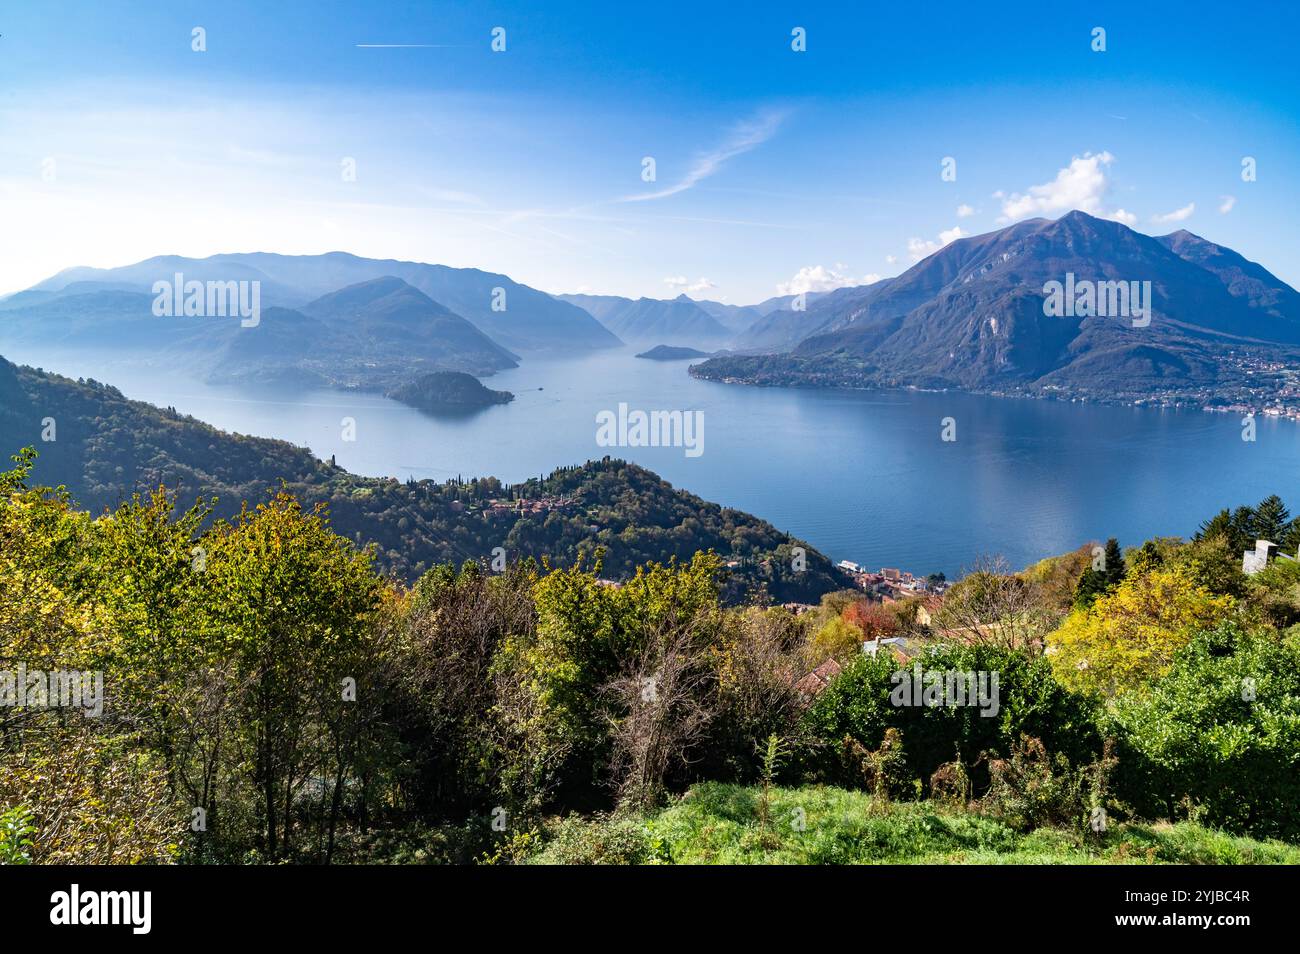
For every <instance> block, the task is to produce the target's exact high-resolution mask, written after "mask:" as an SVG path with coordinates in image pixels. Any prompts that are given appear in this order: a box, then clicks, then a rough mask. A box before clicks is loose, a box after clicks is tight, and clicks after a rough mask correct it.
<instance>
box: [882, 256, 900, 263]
mask: <svg viewBox="0 0 1300 954" xmlns="http://www.w3.org/2000/svg"><path fill="white" fill-rule="evenodd" d="M885 264H887V265H897V264H898V256H897V255H886V256H885Z"/></svg>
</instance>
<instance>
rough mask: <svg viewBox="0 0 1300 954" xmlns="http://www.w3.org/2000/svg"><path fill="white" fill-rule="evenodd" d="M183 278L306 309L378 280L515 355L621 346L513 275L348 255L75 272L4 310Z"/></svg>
mask: <svg viewBox="0 0 1300 954" xmlns="http://www.w3.org/2000/svg"><path fill="white" fill-rule="evenodd" d="M176 274H181V275H183V276H184V277H185V280H186V281H200V282H208V281H220V282H227V281H258V282H260V283H261V301H262V304H263V305H264V306H267V305H271V306H279V307H285V308H300V307H301V306H303V305H306V304H308V303H309V302H313V301H315V300H317V299H319V298H321V297H322V296H324V295H328V294H329V293H331V292H336V291H339V290H340V289H343V288H346V287H348V286H351V285H357V284H361V283H363V282H367V281H371V280H373V279H376V278H399V279H401V280H402V281H404V282H406V283H407V284H408V285H410V286H411V287H413V288H415V289H417V290H418V291H420V292H422V293H424V294H425V295H426V296H428V297H429V298H430V299H432V300H433V301H435V302H437V303H438V304H439V305H441V306H442V307H443V308H444V309H446V310H448V311H451V312H452V313H454V314H456V315H459V316H460V317H462V318H464V319H466V320H467V321H469V322H470V323H471V324H473V325H474V326H475V327H477V328H478V329H479V330H480V331H482V332H483V333H484V334H486V335H488V336H489V337H490V338H491V339H492V340H493V341H494V342H496V343H498V344H499V345H502V346H503V347H505V348H509V349H511V350H518V351H551V350H561V351H564V352H566V353H569V352H572V351H574V350H586V349H594V348H608V347H615V346H617V345H618V344H619V341H618V338H616V337H615V336H614V335H613V334H611V333H610V332H609V331H607V330H606V329H605V328H604V327H603V326H602V325H601V324H600V322H598V321H596V320H595V319H594V318H592V317H591V315H589V314H587V313H586V312H585V311H583V310H582V309H581V308H577V307H575V306H573V305H571V304H569V303H568V302H563V301H559V300H558V299H556V298H553V297H552V296H550V295H548V294H546V293H545V292H541V291H538V290H537V289H535V288H530V287H528V286H527V285H522V284H519V283H518V282H515V281H512V280H511V279H510V278H507V277H506V276H505V275H498V274H495V273H492V272H484V271H480V270H479V269H476V268H450V267H448V266H446V265H428V264H425V263H422V262H402V261H395V260H392V259H384V260H381V259H372V258H361V257H359V256H356V255H351V254H349V253H347V252H329V253H327V254H325V255H278V254H273V253H269V252H253V253H247V254H228V255H213V256H210V257H209V258H203V259H195V258H183V257H181V256H176V255H163V256H158V257H155V258H150V259H146V260H145V261H142V262H137V263H136V264H134V265H126V266H122V267H120V268H107V269H105V268H85V267H78V268H69V269H65V270H64V271H61V272H59V273H58V274H57V275H55V276H53V277H52V278H48V279H46V280H45V281H43V282H40V283H39V284H37V285H35V286H33V287H32V288H31V289H29V290H27V291H26V292H20V293H19V294H18V295H14V296H11V297H10V298H9V299H7V300H6V301H5V302H3V303H0V308H4V309H5V310H12V309H26V308H32V307H40V306H46V307H48V306H49V305H51V304H54V303H56V302H58V300H59V299H66V298H68V297H77V298H80V297H81V296H83V295H99V294H100V293H103V292H136V293H140V294H146V293H148V294H150V295H152V291H151V289H152V288H153V284H154V282H157V281H160V280H162V281H171V280H172V278H173V276H174V275H176ZM65 305H66V303H65ZM91 307H97V303H95V302H79V303H78V308H82V309H85V308H91ZM46 313H47V314H48V313H49V312H46ZM55 313H57V308H56V310H55ZM145 314H148V312H147V311H146V312H145ZM5 317H8V316H5Z"/></svg>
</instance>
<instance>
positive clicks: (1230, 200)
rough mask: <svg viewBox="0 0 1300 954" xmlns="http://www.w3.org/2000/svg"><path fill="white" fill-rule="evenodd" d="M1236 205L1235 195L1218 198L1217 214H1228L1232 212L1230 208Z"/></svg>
mask: <svg viewBox="0 0 1300 954" xmlns="http://www.w3.org/2000/svg"><path fill="white" fill-rule="evenodd" d="M1236 204H1237V197H1236V196H1235V195H1221V196H1219V214H1220V215H1227V214H1228V213H1229V212H1231V211H1232V207H1233V206H1234V205H1236Z"/></svg>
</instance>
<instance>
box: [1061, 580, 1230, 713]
mask: <svg viewBox="0 0 1300 954" xmlns="http://www.w3.org/2000/svg"><path fill="white" fill-rule="evenodd" d="M1234 605H1235V604H1234V600H1233V599H1232V597H1230V596H1215V595H1213V594H1212V593H1211V592H1210V591H1209V590H1208V589H1206V588H1205V587H1204V586H1202V585H1201V584H1200V583H1198V582H1197V581H1196V580H1195V579H1194V578H1193V577H1192V576H1191V575H1190V572H1189V571H1187V570H1186V569H1176V570H1170V569H1156V570H1152V571H1151V572H1150V573H1147V574H1144V575H1141V576H1135V575H1132V574H1130V575H1129V577H1128V578H1127V579H1126V580H1125V581H1124V582H1123V583H1121V584H1120V585H1119V588H1118V589H1117V590H1115V592H1113V593H1109V594H1106V595H1105V596H1101V597H1098V599H1097V601H1096V602H1095V603H1093V604H1092V606H1091V607H1090V608H1089V609H1087V610H1076V611H1075V612H1073V613H1071V614H1070V616H1069V618H1068V619H1066V621H1065V623H1064V624H1062V626H1061V628H1060V629H1059V630H1057V631H1056V632H1055V633H1053V634H1052V635H1051V636H1050V637H1049V638H1048V645H1049V650H1048V651H1049V653H1050V658H1051V660H1052V666H1053V668H1054V669H1055V671H1056V674H1057V676H1058V678H1059V679H1060V680H1061V682H1063V683H1064V684H1065V685H1067V686H1069V687H1070V688H1072V689H1075V690H1078V691H1080V692H1106V693H1117V692H1123V691H1126V690H1131V689H1136V688H1139V687H1140V686H1142V685H1143V684H1144V683H1146V682H1147V681H1149V680H1150V679H1152V678H1156V677H1158V676H1160V675H1161V674H1162V673H1164V672H1166V671H1167V670H1168V668H1169V665H1170V662H1171V661H1172V659H1173V656H1174V653H1175V652H1177V650H1178V649H1179V648H1181V647H1182V646H1185V645H1186V644H1187V642H1188V641H1189V640H1190V639H1191V633H1192V632H1193V631H1195V630H1196V629H1198V628H1203V627H1206V626H1213V625H1215V624H1217V623H1218V622H1220V621H1221V620H1223V619H1225V618H1226V617H1227V616H1228V614H1229V613H1231V612H1232V609H1233V606H1234Z"/></svg>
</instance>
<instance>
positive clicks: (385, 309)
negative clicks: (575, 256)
mask: <svg viewBox="0 0 1300 954" xmlns="http://www.w3.org/2000/svg"><path fill="white" fill-rule="evenodd" d="M187 280H188V275H187ZM35 301H36V303H34V304H28V305H26V306H24V305H22V304H21V303H20V304H19V305H18V306H15V307H11V308H8V309H3V310H0V343H5V344H10V345H13V344H23V345H28V346H39V345H48V346H58V347H70V348H88V349H95V350H101V351H104V350H107V351H114V352H126V353H128V354H135V353H140V354H144V353H147V354H149V355H151V356H156V355H157V354H159V353H162V354H165V355H166V356H167V357H168V359H169V360H174V361H176V362H177V363H180V364H184V365H187V366H189V367H191V368H192V369H193V370H194V371H195V372H196V373H198V374H201V375H203V376H204V377H206V378H208V379H209V380H212V381H214V382H217V383H236V382H247V381H258V382H267V381H274V382H278V383H293V384H297V385H301V386H335V387H359V388H367V389H371V390H385V389H387V388H391V387H393V386H395V385H397V384H400V383H403V382H405V381H407V380H409V379H410V378H411V377H412V376H414V375H415V374H417V373H420V372H422V371H425V372H427V371H435V370H445V371H465V372H469V373H472V374H492V373H494V372H496V371H501V370H504V369H506V368H513V367H516V366H517V364H516V361H515V356H514V355H512V354H511V353H510V352H509V351H507V350H506V349H505V348H503V347H501V346H500V345H498V344H497V343H496V342H494V341H492V340H491V339H490V338H489V337H488V336H487V335H485V334H484V333H483V332H481V331H479V330H478V328H476V327H475V326H474V325H472V324H471V323H470V322H468V321H466V320H465V319H464V318H461V317H460V316H458V315H455V314H453V313H452V312H451V311H449V310H448V309H447V308H445V307H443V306H442V305H441V304H439V303H438V302H435V301H433V300H432V299H431V298H429V297H428V296H427V295H425V294H424V293H423V292H420V291H418V290H417V289H415V288H413V287H412V286H410V285H408V284H407V283H406V282H403V281H402V280H401V279H399V278H393V277H391V276H389V277H386V278H379V279H373V280H371V281H367V282H362V283H360V284H357V285H352V286H349V287H348V288H344V289H341V290H339V291H336V292H331V293H330V294H328V295H325V296H323V297H321V298H319V299H317V300H315V301H312V302H309V303H307V304H306V305H304V306H302V308H301V309H294V308H284V307H280V306H276V305H270V306H264V307H263V308H262V309H261V313H260V316H259V320H258V322H257V323H256V324H255V325H253V326H251V327H244V326H243V324H242V322H241V320H240V319H239V318H236V317H224V318H218V317H184V316H181V317H175V316H172V317H158V316H156V315H154V313H153V309H152V305H153V298H152V297H151V296H149V295H142V294H139V293H136V292H122V291H98V292H90V293H86V294H67V295H64V294H61V293H54V296H53V297H51V298H46V299H36V300H35Z"/></svg>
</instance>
